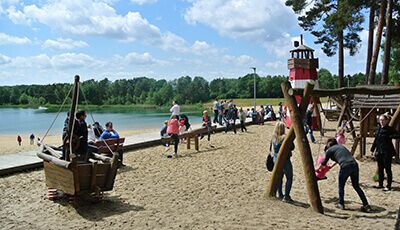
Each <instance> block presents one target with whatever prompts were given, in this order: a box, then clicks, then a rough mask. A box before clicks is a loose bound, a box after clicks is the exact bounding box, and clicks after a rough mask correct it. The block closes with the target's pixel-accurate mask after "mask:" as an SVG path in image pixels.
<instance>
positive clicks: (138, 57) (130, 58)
mask: <svg viewBox="0 0 400 230" xmlns="http://www.w3.org/2000/svg"><path fill="white" fill-rule="evenodd" d="M125 61H126V62H127V64H134V65H153V64H161V65H163V64H166V63H167V62H165V61H162V60H158V59H155V58H153V57H152V56H151V55H150V54H149V53H148V52H145V53H142V54H140V53H136V52H132V53H129V54H127V55H126V56H125Z"/></svg>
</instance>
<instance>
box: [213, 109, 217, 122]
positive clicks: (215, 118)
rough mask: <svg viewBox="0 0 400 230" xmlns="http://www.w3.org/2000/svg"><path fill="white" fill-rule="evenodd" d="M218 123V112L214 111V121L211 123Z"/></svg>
mask: <svg viewBox="0 0 400 230" xmlns="http://www.w3.org/2000/svg"><path fill="white" fill-rule="evenodd" d="M217 122H218V110H214V120H213V123H217Z"/></svg>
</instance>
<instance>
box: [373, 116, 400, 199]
mask: <svg viewBox="0 0 400 230" xmlns="http://www.w3.org/2000/svg"><path fill="white" fill-rule="evenodd" d="M388 123H389V117H388V116H387V115H385V114H382V115H380V116H379V128H378V130H377V131H376V133H375V140H374V143H373V144H372V147H371V152H372V153H374V152H375V153H374V156H375V159H376V161H377V163H378V174H379V185H378V186H375V188H383V180H384V170H385V171H386V174H387V186H386V188H385V189H384V190H385V191H389V190H391V189H392V180H393V179H392V158H393V156H394V155H395V152H396V151H395V149H394V146H393V143H392V139H400V133H399V132H397V131H396V130H395V129H394V128H393V127H390V126H389V125H388Z"/></svg>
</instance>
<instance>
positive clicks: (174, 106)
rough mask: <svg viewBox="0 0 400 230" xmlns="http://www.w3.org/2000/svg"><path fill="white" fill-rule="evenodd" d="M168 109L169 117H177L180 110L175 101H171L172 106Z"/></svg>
mask: <svg viewBox="0 0 400 230" xmlns="http://www.w3.org/2000/svg"><path fill="white" fill-rule="evenodd" d="M169 111H170V112H171V117H173V116H178V119H179V114H180V112H181V111H180V106H179V105H178V102H177V101H172V107H171V108H170V109H169Z"/></svg>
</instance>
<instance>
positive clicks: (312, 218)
mask: <svg viewBox="0 0 400 230" xmlns="http://www.w3.org/2000/svg"><path fill="white" fill-rule="evenodd" d="M330 125H334V124H333V123H332V124H330ZM273 127H274V123H266V125H264V126H249V127H248V132H247V133H241V132H240V131H239V132H238V134H236V135H234V134H233V133H232V132H230V133H228V134H224V133H218V134H214V135H213V136H212V140H211V143H212V145H214V146H215V148H212V147H210V146H209V144H208V143H207V140H206V138H204V139H203V140H201V143H200V151H199V152H197V151H196V150H194V149H193V148H192V149H190V150H187V149H186V148H185V145H184V144H181V145H180V146H179V148H180V149H179V154H180V157H179V158H177V159H173V158H172V159H171V158H166V155H165V149H164V147H162V146H157V147H152V148H147V149H143V150H137V151H135V152H128V153H126V154H125V164H127V165H128V166H127V167H125V168H123V169H121V170H120V171H119V173H118V175H117V178H116V183H115V187H114V190H113V191H111V192H108V193H106V194H105V197H104V200H103V201H101V202H100V203H91V202H88V201H83V202H81V203H80V204H79V206H77V207H72V206H70V205H69V204H68V203H67V202H66V201H65V200H63V201H58V202H52V201H49V200H48V199H47V197H46V193H47V188H46V185H45V178H44V172H43V170H36V171H31V172H25V173H19V174H15V175H11V176H7V177H2V178H0V191H1V193H2V198H1V199H0V206H1V209H0V227H1V228H2V229H72V228H74V229H89V228H90V229H179V228H182V229H278V228H279V229H327V228H329V229H345V228H346V229H394V225H395V222H396V216H397V212H398V209H399V204H400V196H399V194H400V166H399V165H398V164H394V165H393V178H394V183H393V190H392V191H390V192H383V191H381V190H377V189H374V188H372V186H373V185H375V184H376V183H375V182H373V181H372V176H373V174H374V171H375V169H376V162H373V161H371V160H362V161H359V165H360V183H361V187H362V189H363V190H364V192H365V194H366V196H367V198H368V200H369V202H370V204H371V205H372V207H373V209H374V211H373V212H372V213H362V212H360V211H359V208H360V206H361V201H360V199H359V198H358V196H357V194H356V192H355V191H354V190H353V188H352V187H351V183H350V181H348V183H347V184H346V189H345V201H346V203H345V204H346V208H347V210H338V209H336V208H335V207H334V204H335V202H336V201H337V198H338V194H337V174H338V170H339V167H335V168H333V169H332V170H331V171H330V172H329V173H328V174H327V177H328V179H327V180H324V181H320V182H318V185H319V190H320V193H321V199H322V202H323V205H324V208H325V214H324V215H321V214H317V213H315V212H313V211H312V210H311V208H310V207H309V204H308V195H307V191H306V187H305V184H304V183H305V180H304V177H303V168H302V164H301V158H300V156H299V152H298V151H297V149H296V150H295V151H294V152H293V157H292V163H293V167H294V182H293V188H292V193H291V196H292V198H293V199H294V200H295V204H286V203H283V202H282V201H279V200H277V199H267V198H265V197H264V196H263V194H264V192H265V190H266V186H267V184H268V181H269V178H270V175H271V174H270V173H269V172H267V171H266V169H265V157H266V153H267V152H268V150H267V149H268V146H269V140H270V137H271V134H272V130H273ZM315 135H316V138H317V140H318V141H322V142H325V140H326V139H325V138H326V137H324V138H322V139H321V138H320V136H319V133H317V132H316V133H315ZM333 135H334V133H333V132H329V133H327V134H326V136H328V137H329V136H333ZM348 136H349V135H348ZM54 138H55V139H57V138H59V137H54ZM1 139H3V137H2V138H1ZM13 139H14V140H13V143H14V144H15V145H17V143H16V141H15V137H14V138H13ZM351 144H352V141H351V140H348V144H347V147H349V148H350V146H351ZM2 145H3V142H2ZM311 147H312V151H313V157H314V159H315V158H316V156H317V155H318V149H320V148H321V151H322V149H323V146H320V145H318V144H311ZM170 151H172V150H170ZM357 154H358V151H357Z"/></svg>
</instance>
